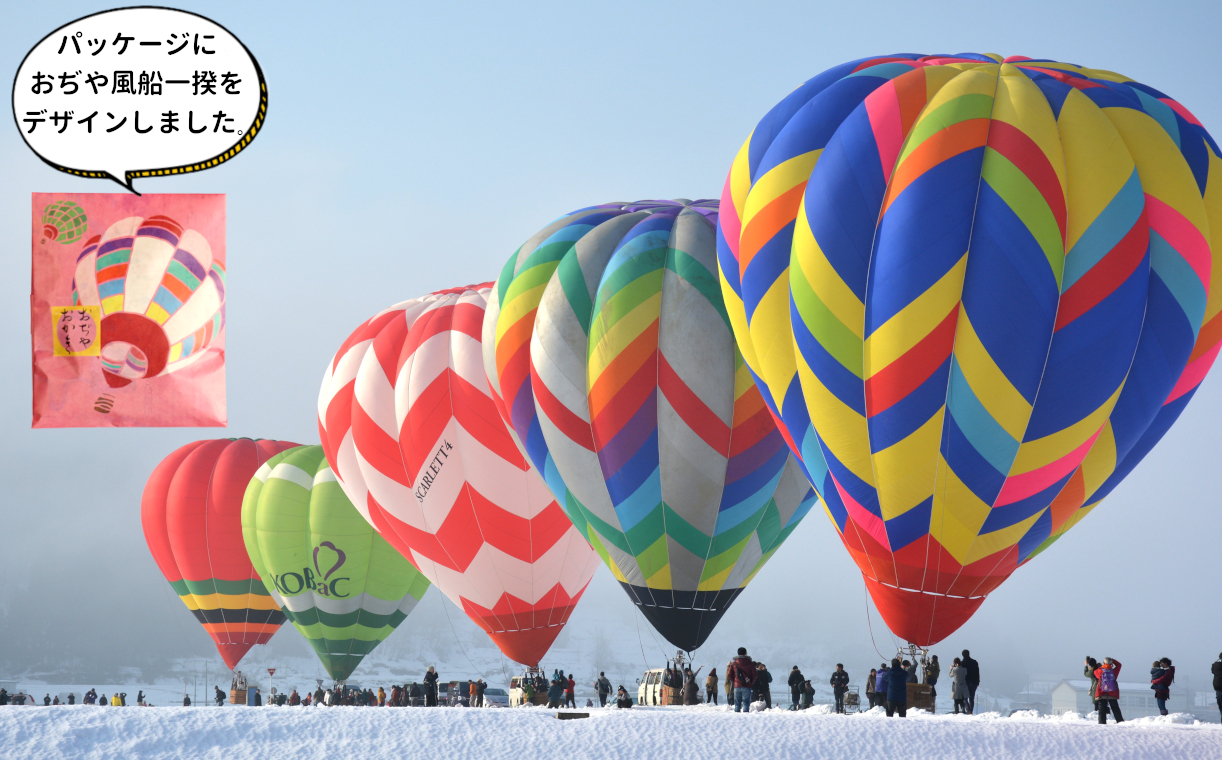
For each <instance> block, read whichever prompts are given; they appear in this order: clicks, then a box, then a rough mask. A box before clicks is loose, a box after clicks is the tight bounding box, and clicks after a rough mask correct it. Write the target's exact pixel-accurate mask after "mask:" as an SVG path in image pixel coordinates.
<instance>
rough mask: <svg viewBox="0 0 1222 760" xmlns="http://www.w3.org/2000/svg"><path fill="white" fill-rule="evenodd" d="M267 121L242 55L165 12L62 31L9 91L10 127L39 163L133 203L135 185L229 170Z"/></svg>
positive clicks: (252, 66)
mask: <svg viewBox="0 0 1222 760" xmlns="http://www.w3.org/2000/svg"><path fill="white" fill-rule="evenodd" d="M266 115H267V84H266V82H265V81H264V79H263V71H262V69H260V68H259V63H258V62H257V61H256V60H255V58H254V56H253V55H251V53H250V51H249V50H247V48H246V46H245V45H243V44H242V42H241V41H240V40H239V39H238V38H237V37H235V36H233V34H231V33H230V32H229V31H228V30H227V29H225V28H224V27H222V26H221V25H220V24H217V23H216V22H215V21H211V20H209V19H207V18H204V17H203V16H200V15H197V14H194V13H189V12H187V11H179V10H173V9H170V8H120V9H117V10H111V11H104V12H102V13H95V14H93V15H91V16H85V17H83V18H79V19H77V20H75V21H73V22H71V23H69V24H65V25H64V26H61V27H60V28H58V29H56V30H55V31H53V32H51V33H50V34H48V35H47V36H46V37H44V38H42V40H40V41H39V42H38V44H36V45H35V46H34V47H33V48H32V49H31V50H30V51H29V52H28V53H27V54H26V56H25V59H24V60H23V61H22V62H21V66H20V67H19V68H18V69H17V76H16V77H15V78H14V79H13V120H14V121H15V122H16V124H17V127H18V130H19V131H20V133H21V136H22V138H23V139H24V140H25V142H26V144H27V145H28V146H30V149H31V150H33V151H34V153H36V154H37V155H38V157H39V158H41V159H42V160H43V161H44V162H45V163H47V164H49V165H51V166H53V167H54V168H56V169H58V170H60V171H62V172H67V173H69V174H75V175H77V176H81V177H93V178H98V179H112V180H114V181H115V182H118V183H119V184H121V185H123V186H124V187H126V188H127V189H128V190H131V191H132V192H133V193H135V192H136V189H135V187H134V186H133V184H132V183H133V182H134V181H135V179H136V178H137V177H161V176H168V175H173V174H185V173H187V172H194V171H202V170H204V169H210V168H212V167H214V166H217V165H219V164H221V163H223V162H225V161H227V160H229V159H231V158H233V157H234V156H236V155H237V154H238V153H239V152H241V151H242V150H243V149H244V148H245V147H246V146H247V145H249V144H250V142H251V141H252V140H253V139H254V137H255V135H256V134H257V133H258V131H259V129H260V128H261V127H262V125H263V119H264V118H265V116H266ZM137 194H138V193H137Z"/></svg>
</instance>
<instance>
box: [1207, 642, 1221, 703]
mask: <svg viewBox="0 0 1222 760" xmlns="http://www.w3.org/2000/svg"><path fill="white" fill-rule="evenodd" d="M1209 671H1210V672H1211V673H1213V675H1214V696H1215V697H1216V698H1217V700H1218V712H1220V713H1222V654H1220V655H1218V659H1217V661H1216V662H1214V664H1213V665H1212V666H1210V669H1209Z"/></svg>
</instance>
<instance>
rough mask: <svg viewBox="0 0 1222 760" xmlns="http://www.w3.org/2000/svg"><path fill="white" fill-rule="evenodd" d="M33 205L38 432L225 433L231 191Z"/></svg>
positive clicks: (89, 197)
mask: <svg viewBox="0 0 1222 760" xmlns="http://www.w3.org/2000/svg"><path fill="white" fill-rule="evenodd" d="M32 200H33V203H32V208H31V228H32V229H31V232H32V235H31V238H30V249H31V252H32V256H33V262H32V269H31V271H32V281H31V289H30V338H31V340H30V343H31V348H32V352H33V360H34V366H33V372H34V422H33V427H36V428H42V427H178V426H181V427H224V426H225V424H226V419H225V196H224V195H144V196H136V195H131V194H127V193H33V196H32Z"/></svg>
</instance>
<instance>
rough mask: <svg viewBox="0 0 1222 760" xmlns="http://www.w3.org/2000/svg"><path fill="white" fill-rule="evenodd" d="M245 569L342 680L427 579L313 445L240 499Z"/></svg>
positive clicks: (265, 468)
mask: <svg viewBox="0 0 1222 760" xmlns="http://www.w3.org/2000/svg"><path fill="white" fill-rule="evenodd" d="M242 534H243V537H244V539H245V543H246V551H247V553H248V554H249V555H250V561H251V564H253V565H254V568H255V570H256V571H257V572H258V573H259V577H260V578H261V579H262V580H263V586H264V588H266V589H267V590H268V592H269V593H270V594H271V596H272V598H273V599H274V600H275V601H276V604H277V605H278V606H279V607H280V609H281V611H282V612H284V614H285V616H286V617H287V618H288V619H289V621H290V622H291V623H292V624H293V625H294V626H295V627H296V628H297V630H298V631H300V632H301V634H302V635H303V636H305V637H306V640H307V641H309V642H310V646H312V647H313V648H314V651H315V652H316V653H317V654H318V658H319V659H320V660H321V661H322V663H323V667H325V668H326V669H327V674H328V675H330V676H331V678H332V679H334V680H336V681H343V680H346V679H347V678H348V677H349V676H350V675H352V671H353V670H355V669H356V667H357V665H359V664H360V662H361V660H362V659H363V658H364V657H365V655H367V654H369V653H370V652H371V651H373V649H374V647H376V646H377V645H378V644H380V643H381V642H382V641H384V640H385V639H386V637H387V636H389V635H390V634H391V633H392V632H394V630H395V629H396V628H397V627H398V626H399V624H400V623H402V622H403V620H404V619H405V618H406V617H407V616H408V614H410V613H411V611H412V609H413V608H414V607H415V606H416V603H417V602H418V601H420V599H421V597H423V596H424V592H425V591H427V590H428V587H429V582H428V579H427V578H425V577H424V576H423V575H421V574H420V571H419V570H417V569H416V568H415V567H413V566H412V564H411V563H410V562H408V561H407V560H406V559H404V558H403V556H402V555H400V554H399V553H398V552H397V551H395V549H394V548H393V547H392V546H391V545H390V544H388V543H387V542H386V539H384V538H382V537H381V536H380V535H378V533H377V532H376V531H375V530H374V529H373V526H371V525H370V524H369V523H368V522H367V521H366V520H365V518H364V517H363V516H361V513H360V512H358V511H357V510H356V508H355V507H353V506H352V502H351V501H349V500H348V497H347V496H346V495H345V494H344V491H343V489H342V488H341V487H340V485H339V483H338V482H337V480H336V478H335V473H334V472H332V470H331V467H330V466H329V465H328V464H327V460H326V457H324V456H323V450H322V447H321V446H302V447H300V448H295V449H288V450H287V451H282V452H280V453H279V454H277V455H276V456H274V457H272V458H271V459H269V460H267V461H266V462H264V463H263V465H262V466H261V467H260V468H259V469H258V470H257V471H256V472H255V476H254V477H253V478H251V480H250V485H248V486H247V488H246V496H245V497H244V499H243V502H242Z"/></svg>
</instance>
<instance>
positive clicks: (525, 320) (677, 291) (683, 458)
mask: <svg viewBox="0 0 1222 760" xmlns="http://www.w3.org/2000/svg"><path fill="white" fill-rule="evenodd" d="M716 219H717V202H716V201H707V200H702V201H694V202H693V201H687V200H676V201H641V202H638V203H612V204H606V205H602V206H592V207H589V208H585V209H581V210H578V211H575V212H573V213H571V214H568V215H566V216H563V217H561V218H560V219H557V220H556V221H555V222H553V223H551V224H550V225H548V226H547V227H545V228H544V229H543V230H541V231H540V232H538V233H537V234H536V235H535V236H534V237H532V238H531V239H530V240H529V241H527V242H526V243H525V244H524V245H523V246H522V247H521V248H520V249H518V251H516V252H515V253H514V255H513V256H511V257H510V259H509V261H508V262H507V263H506V264H505V267H504V269H503V270H502V272H501V276H500V278H499V279H498V280H497V283H496V286H495V288H494V290H493V294H492V296H491V298H490V299H489V306H488V314H487V316H486V317H485V318H484V328H483V329H484V332H483V336H484V337H483V345H484V369H485V371H486V372H487V374H488V378H489V382H490V383H491V385H492V392H493V395H494V397H495V398H496V399H497V402H498V407H499V410H500V412H501V414H502V416H503V417H504V418H505V420H506V421H507V422H508V423H509V424H510V425H511V426H512V428H513V430H514V431H515V432H516V436H515V440H516V441H517V442H518V445H519V446H520V447H521V448H522V449H523V450H524V451H525V452H526V454H527V456H528V457H529V459H530V461H531V462H532V463H534V466H535V467H536V469H538V470H539V471H540V472H542V473H543V474H544V477H545V479H546V480H547V482H548V484H549V486H550V487H551V488H552V491H553V493H555V494H556V497H557V499H559V500H560V502H561V503H563V504H564V505H565V508H566V510H567V511H568V514H569V517H570V518H571V519H572V521H573V523H574V524H575V525H577V526H578V527H579V528H581V530H582V531H583V533H584V534H585V536H586V538H587V539H588V540H589V542H590V544H591V545H593V547H594V549H595V550H596V551H597V552H598V553H599V555H600V556H601V557H602V559H603V561H604V562H606V564H607V566H608V567H609V568H611V572H612V573H613V574H614V575H615V578H616V580H618V581H619V582H620V584H621V585H622V586H623V588H624V590H625V591H626V592H627V593H628V596H629V597H630V598H631V599H632V601H633V602H634V603H635V604H636V605H637V606H638V608H639V609H640V610H641V612H642V613H643V614H644V615H645V617H646V618H647V619H648V620H649V621H650V623H651V624H652V625H653V626H654V627H655V628H656V629H657V630H658V631H659V632H660V633H661V634H662V635H663V636H664V637H666V639H667V640H668V641H670V642H671V643H672V644H674V645H675V646H678V647H680V648H681V649H684V650H686V651H689V652H690V651H692V650H694V649H696V648H697V647H699V646H700V645H701V644H702V643H703V642H704V640H705V639H706V638H708V635H709V633H710V632H711V631H712V630H713V627H714V626H715V625H716V624H717V622H718V621H719V620H720V619H721V617H722V615H724V614H725V612H726V610H727V609H728V608H729V606H730V604H731V603H732V602H733V601H734V600H735V599H736V598H737V597H738V595H739V594H740V593H741V592H742V590H743V589H744V588H745V587H746V585H747V583H748V582H750V580H751V579H752V578H753V577H754V576H755V574H756V573H757V572H759V569H760V568H761V567H762V566H763V564H764V562H766V561H767V560H768V558H769V557H771V556H772V554H773V552H775V551H776V549H777V547H779V546H780V544H781V542H782V541H784V540H785V538H786V537H787V536H788V535H789V534H790V533H791V532H792V531H793V529H794V527H795V526H796V525H797V524H798V521H799V520H801V519H802V517H803V516H804V515H805V514H806V513H807V511H809V509H810V507H811V506H812V505H813V504H814V502H815V497H814V494H813V492H812V491H811V488H810V486H809V484H808V483H807V482H806V480H805V478H804V477H803V475H802V472H801V470H800V469H799V467H798V464H797V462H796V461H795V460H794V458H793V457H792V456H790V454H789V452H788V450H787V449H786V446H785V442H784V440H783V439H782V436H781V433H780V431H779V430H778V429H777V427H776V425H775V423H774V422H773V420H772V418H771V416H770V414H769V412H768V410H767V408H766V407H765V406H764V403H763V399H762V398H761V396H760V394H759V391H758V390H757V389H756V387H755V384H754V383H753V382H752V380H751V377H750V375H749V374H748V373H747V369H746V367H745V366H744V364H743V362H742V358H741V356H740V355H739V353H738V352H737V350H736V349H735V347H734V337H733V333H732V332H731V330H730V324H729V319H728V316H727V314H726V310H725V307H724V305H723V303H722V297H721V292H720V290H719V289H718V286H717V276H716V274H715V272H716V242H715V240H716V238H715V226H716Z"/></svg>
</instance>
